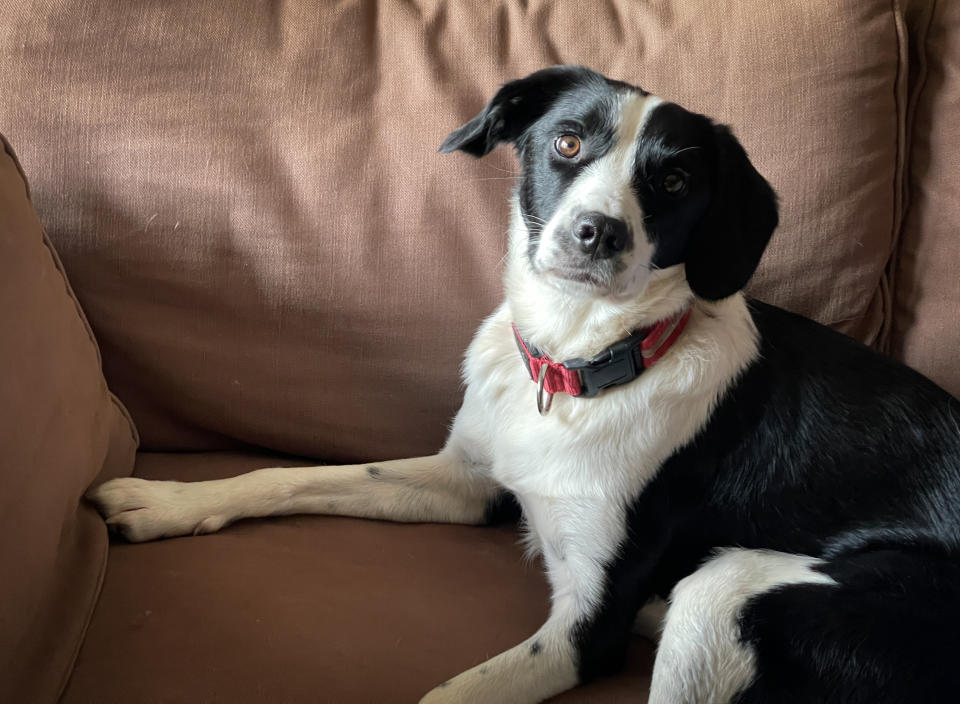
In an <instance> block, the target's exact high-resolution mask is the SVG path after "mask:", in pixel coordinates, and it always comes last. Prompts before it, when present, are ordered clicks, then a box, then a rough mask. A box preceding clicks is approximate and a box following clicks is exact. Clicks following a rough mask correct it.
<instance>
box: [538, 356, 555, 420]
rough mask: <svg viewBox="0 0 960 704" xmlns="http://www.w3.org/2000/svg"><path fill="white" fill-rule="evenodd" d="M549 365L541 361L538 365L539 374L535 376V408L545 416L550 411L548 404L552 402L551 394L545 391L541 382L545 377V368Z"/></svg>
mask: <svg viewBox="0 0 960 704" xmlns="http://www.w3.org/2000/svg"><path fill="white" fill-rule="evenodd" d="M548 368H549V365H548V364H546V363H543V364H541V365H540V375H539V376H538V377H537V410H538V411H539V412H540V415H542V416H545V415H547V413H549V412H550V405H551V404H552V403H553V394H551V393H550V392H548V391H545V390H544V388H543V382H544V381H545V380H546V378H547V369H548Z"/></svg>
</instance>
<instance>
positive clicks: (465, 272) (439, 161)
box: [0, 0, 902, 461]
mask: <svg viewBox="0 0 960 704" xmlns="http://www.w3.org/2000/svg"><path fill="white" fill-rule="evenodd" d="M3 5H4V7H3V8H2V9H3V16H4V26H3V28H2V29H0V67H2V68H0V94H2V95H4V100H3V101H0V123H4V124H6V125H8V127H9V129H10V131H11V133H12V134H14V135H15V136H16V137H17V138H18V140H19V142H20V143H22V144H23V145H25V146H24V147H23V149H24V150H25V158H26V159H27V161H28V163H29V164H30V165H31V166H32V167H33V168H34V170H35V171H36V172H37V173H38V174H40V176H39V177H38V180H37V193H38V202H39V204H40V206H41V210H42V212H43V215H44V217H45V219H46V223H47V224H48V227H49V230H50V232H51V233H52V236H53V237H54V238H55V240H56V242H57V244H58V246H59V247H60V248H61V252H62V254H63V256H64V260H65V262H66V264H67V266H68V269H69V270H70V272H71V277H72V279H73V280H74V282H75V284H76V286H77V290H78V292H79V295H80V298H81V301H82V302H83V304H84V305H85V307H86V308H87V310H88V312H89V313H90V316H91V320H92V322H93V325H94V329H95V330H96V331H97V334H98V336H99V337H100V339H101V341H102V343H103V351H104V361H105V368H106V372H107V376H108V378H109V379H110V381H111V384H112V385H113V386H114V387H115V388H116V390H117V392H118V393H119V394H120V396H121V398H123V399H124V400H125V401H126V402H127V403H128V405H129V407H130V408H131V411H132V413H133V415H134V417H135V419H136V420H137V422H138V425H139V426H140V428H141V431H142V433H143V438H144V446H145V447H149V448H154V449H164V448H168V449H189V448H194V449H201V448H210V447H229V446H231V444H234V445H235V444H236V443H238V442H244V443H252V444H256V445H260V446H264V447H269V448H273V449H279V450H283V451H287V452H291V453H295V454H304V455H311V456H318V457H324V458H327V459H330V460H341V461H343V460H350V459H357V458H361V457H362V458H370V457H378V458H385V457H395V456H402V455H417V454H424V453H427V452H429V451H432V450H435V449H436V448H437V447H438V445H439V444H440V443H441V442H442V440H443V436H444V433H445V428H446V423H447V421H448V420H449V417H450V415H451V414H452V413H453V412H454V410H455V409H456V407H457V405H458V400H459V393H460V391H459V380H458V374H457V370H458V365H459V362H460V359H461V355H462V352H463V349H464V348H465V346H466V344H467V342H468V341H469V339H470V336H471V334H472V332H473V330H474V329H475V327H476V325H477V324H478V322H479V321H480V319H481V318H482V317H483V316H484V315H486V314H487V313H488V312H490V311H491V310H492V309H493V307H494V305H495V303H496V301H497V299H498V297H499V292H500V283H499V278H500V274H501V271H502V267H501V266H500V265H499V262H500V260H501V257H502V255H503V252H504V249H505V239H506V238H505V231H506V212H507V211H506V200H507V194H508V192H509V189H510V186H511V184H512V182H513V174H514V173H515V170H516V166H515V165H514V163H513V161H512V159H511V157H510V154H509V152H508V151H507V150H501V151H499V152H498V153H497V154H496V155H494V156H493V157H491V158H488V159H485V160H481V161H473V160H471V159H470V158H468V157H466V156H464V155H454V156H441V155H438V154H437V153H436V149H437V146H438V145H439V144H440V142H441V140H442V139H443V137H444V136H445V135H446V134H447V132H449V131H450V130H451V129H453V128H454V127H456V126H458V125H459V124H461V123H462V122H464V121H465V120H467V119H468V118H470V117H471V116H472V115H473V114H474V113H475V112H476V111H478V110H479V109H480V107H481V106H482V105H483V103H484V102H485V101H486V99H487V98H488V97H489V96H490V95H491V94H492V92H493V91H494V90H495V89H496V88H497V86H498V85H499V84H500V83H502V82H503V81H506V80H508V79H511V78H515V77H518V76H521V75H524V74H526V73H527V72H530V71H532V70H535V69H538V68H541V67H543V66H545V65H548V64H553V63H560V62H575V63H583V64H587V65H589V66H591V67H593V68H595V69H598V70H600V71H602V72H605V73H607V74H609V75H611V76H614V77H617V78H621V79H625V80H628V81H631V82H635V83H639V84H641V85H643V86H644V87H646V88H648V89H650V90H652V91H654V92H656V93H659V94H661V95H664V96H666V97H669V98H674V99H677V100H679V101H681V102H683V103H684V104H686V105H687V106H689V107H691V108H693V109H696V110H700V111H704V112H706V113H708V114H710V115H713V116H715V117H717V118H719V119H720V120H723V121H726V122H729V123H731V124H733V125H734V127H735V130H736V132H737V133H738V134H739V135H740V137H741V139H742V141H743V142H744V143H745V145H746V147H747V149H748V150H749V152H750V154H751V155H752V157H753V158H754V160H755V161H756V163H757V164H758V166H759V168H760V170H761V171H762V172H763V173H764V174H766V175H767V176H768V177H769V178H770V180H771V181H772V182H773V184H774V186H775V187H776V188H777V190H778V191H779V192H780V195H781V197H782V202H783V218H782V223H783V225H782V227H781V229H780V231H779V232H778V234H776V235H775V237H774V241H773V244H772V247H771V249H770V252H769V255H768V256H767V258H766V259H765V261H764V263H763V265H762V268H761V271H760V272H759V274H758V275H757V277H756V278H755V282H754V285H753V287H752V291H753V293H755V294H757V295H758V296H760V297H762V298H766V299H768V300H770V301H772V302H775V303H778V304H781V305H784V306H786V307H787V308H790V309H793V310H797V311H799V312H802V313H805V314H809V315H812V316H814V317H816V318H818V319H819V320H821V321H824V322H826V323H830V324H832V325H835V326H836V327H838V328H839V329H840V330H842V331H844V332H848V333H851V334H853V335H854V336H856V337H858V338H860V339H861V340H865V341H868V342H869V341H873V340H874V339H875V338H876V337H877V336H878V334H879V333H880V332H881V328H882V326H883V324H884V321H885V320H886V317H887V316H888V314H889V301H888V300H887V299H886V297H885V296H886V288H885V281H884V267H885V265H886V263H887V260H888V258H889V255H890V248H891V242H892V233H893V232H894V230H895V227H896V226H897V224H898V213H897V205H896V201H895V199H894V198H892V197H891V196H892V194H894V193H895V192H896V183H895V181H896V174H897V158H898V148H899V147H900V146H901V145H900V142H899V139H900V128H901V125H902V120H901V118H902V115H901V112H902V106H901V104H900V103H899V102H898V100H897V97H898V95H899V93H898V91H899V90H900V86H901V85H902V82H899V83H898V79H899V78H900V76H901V73H900V68H901V66H902V63H901V61H900V58H901V56H900V50H901V43H900V40H901V38H902V37H901V36H900V34H899V31H898V28H899V25H898V24H897V22H896V17H895V14H894V10H893V9H892V8H893V7H895V5H896V4H895V3H890V2H889V0H867V1H865V2H843V3H824V4H822V6H819V7H818V9H817V11H816V12H811V11H810V8H809V2H808V0H783V1H782V2H777V3H768V4H766V5H764V9H763V12H758V11H757V9H756V7H755V6H754V5H753V4H751V3H744V2H741V1H740V0H719V1H718V2H714V3H708V4H704V3H701V2H692V1H689V0H674V1H672V2H663V3H619V2H614V1H613V0H610V1H609V2H604V3H591V4H590V5H589V10H588V9H586V8H587V6H585V5H584V4H583V3H580V2H576V1H574V0H567V1H565V2H553V3H534V4H530V3H527V2H524V1H521V0H511V1H510V2H504V3H477V2H472V1H468V0H454V1H452V2H445V3H432V2H426V3H413V4H411V3H409V2H406V1H401V0H388V1H386V2H378V3H369V2H346V3H327V2H309V1H306V0H294V1H292V2H286V3H282V4H273V3H267V4H252V5H247V6H245V7H244V10H243V12H237V9H236V6H235V4H234V3H228V2H223V1H222V0H205V1H203V2H192V3H161V2H142V3H140V2H138V3H123V4H122V5H117V4H103V3H62V2H52V1H51V0H29V1H26V2H25V1H23V0H17V1H16V2H13V1H12V0H5V1H4V2H3Z"/></svg>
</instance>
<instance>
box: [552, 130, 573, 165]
mask: <svg viewBox="0 0 960 704" xmlns="http://www.w3.org/2000/svg"><path fill="white" fill-rule="evenodd" d="M553 147H554V149H556V150H557V154H559V155H560V156H562V157H564V158H567V159H572V158H573V157H575V156H576V155H577V154H579V153H580V138H579V137H578V136H577V135H575V134H562V135H560V136H559V137H557V141H556V142H554V143H553Z"/></svg>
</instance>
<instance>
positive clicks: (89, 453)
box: [0, 137, 138, 702]
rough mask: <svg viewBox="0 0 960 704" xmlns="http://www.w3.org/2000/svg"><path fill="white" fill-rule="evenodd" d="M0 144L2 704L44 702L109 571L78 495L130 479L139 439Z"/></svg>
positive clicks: (102, 536) (95, 524)
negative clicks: (102, 483)
mask: <svg viewBox="0 0 960 704" xmlns="http://www.w3.org/2000/svg"><path fill="white" fill-rule="evenodd" d="M0 141H2V144H0V564H2V565H3V575H4V576H3V578H2V579H0V701H5V702H53V701H55V700H56V699H57V698H58V696H59V694H60V691H61V690H62V688H63V687H64V685H65V684H66V681H67V678H68V677H69V674H70V670H71V668H72V665H73V660H74V658H75V656H76V652H77V650H78V648H79V647H80V643H81V640H82V638H83V634H84V631H85V629H86V625H87V622H88V621H89V618H90V615H91V613H92V610H93V606H94V604H95V603H96V598H97V595H98V593H99V589H100V582H101V579H102V573H103V569H104V566H105V561H106V549H107V536H106V530H105V528H104V525H103V523H102V521H101V520H100V519H99V517H98V516H97V515H96V513H95V512H94V511H93V509H92V508H90V507H89V506H88V505H87V504H86V503H85V502H84V501H83V498H82V497H83V493H84V491H85V490H86V489H87V487H88V486H89V485H90V484H91V483H92V482H93V481H94V480H95V479H96V478H97V477H99V476H101V475H102V476H119V475H121V474H129V473H130V472H131V471H132V469H133V459H134V453H135V452H136V447H137V442H138V440H137V434H136V430H135V429H134V427H133V424H132V422H131V421H130V418H129V416H128V415H127V413H126V411H125V410H124V409H123V407H122V406H121V405H120V403H119V402H118V401H117V400H116V399H115V398H114V397H113V395H112V394H111V393H110V391H109V390H108V389H107V385H106V381H105V380H104V378H103V374H102V373H101V370H100V353H99V350H98V349H97V344H96V342H95V341H94V338H93V334H92V333H91V331H90V327H89V326H88V324H87V321H86V319H85V318H84V316H83V313H82V311H81V309H80V305H79V303H78V302H77V299H76V298H75V297H74V295H73V292H72V290H71V289H70V284H69V283H68V282H67V279H66V276H65V275H64V273H63V269H62V267H61V265H60V261H59V259H58V258H57V255H56V253H55V252H54V250H53V248H52V246H51V245H50V242H49V241H48V240H47V237H46V235H45V233H44V232H43V228H42V227H41V225H40V223H39V221H38V220H37V216H36V214H35V213H34V210H33V206H32V205H31V202H30V193H29V188H28V186H27V182H26V179H25V178H24V176H23V172H22V170H21V169H20V166H19V164H18V162H17V160H16V157H15V155H14V153H13V150H12V149H11V147H10V145H9V144H8V143H7V142H6V140H3V139H2V137H0Z"/></svg>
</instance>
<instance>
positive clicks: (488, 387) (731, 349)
mask: <svg viewBox="0 0 960 704" xmlns="http://www.w3.org/2000/svg"><path fill="white" fill-rule="evenodd" d="M510 323H511V314H510V309H509V307H508V306H507V305H506V304H504V305H502V306H501V307H500V308H499V309H497V311H496V312H495V313H494V314H493V315H492V316H491V317H490V318H488V319H487V320H486V321H485V322H484V324H483V325H482V326H481V328H480V330H479V331H478V333H477V335H476V337H475V339H474V341H473V343H472V344H471V346H470V348H469V350H468V352H467V358H466V362H465V365H464V373H465V377H466V381H467V384H468V386H469V388H470V390H471V391H472V392H473V393H475V394H476V398H477V400H478V401H479V402H480V403H479V404H478V405H481V406H483V407H484V408H485V413H483V414H482V416H483V421H482V422H485V423H487V424H488V427H487V428H484V431H485V432H484V433H483V435H484V436H485V437H487V438H489V439H490V441H491V447H490V448H489V451H490V459H491V460H492V472H493V475H494V477H495V478H496V479H497V480H498V481H499V482H500V483H502V484H503V485H504V486H505V487H507V488H509V489H510V490H511V491H513V492H515V493H516V494H518V495H519V496H521V498H522V497H523V496H524V495H527V494H531V495H537V496H544V497H553V498H557V499H560V498H567V499H587V498H597V499H599V498H601V497H614V496H615V497H619V498H620V500H629V499H631V498H633V497H636V496H637V495H638V494H639V492H640V490H641V489H642V488H643V486H644V485H645V484H646V483H647V482H648V481H649V480H650V479H651V478H652V477H653V476H654V474H655V473H656V471H657V469H658V468H659V466H660V465H661V464H662V463H663V461H664V460H665V459H667V457H669V456H670V455H671V454H672V453H673V452H674V451H675V450H676V449H677V448H678V447H680V446H682V445H684V444H686V443H687V442H688V441H689V440H690V439H692V438H693V436H694V435H695V433H696V432H697V431H698V430H699V429H700V428H701V427H703V425H704V424H705V423H706V421H707V419H708V418H709V416H710V414H711V412H712V411H713V408H714V407H715V405H716V403H717V401H718V399H719V398H720V396H721V395H722V393H723V392H724V390H725V389H726V388H727V387H728V386H729V384H730V383H731V381H732V380H733V379H735V378H736V376H737V375H738V374H739V373H740V372H741V371H742V370H743V369H744V368H745V367H746V366H747V364H749V362H750V361H751V360H752V359H753V358H754V357H755V356H756V353H757V340H756V329H755V328H754V326H753V321H752V319H751V318H750V315H749V312H748V311H747V309H746V304H745V302H744V300H743V298H742V297H741V296H739V295H737V296H733V297H731V298H728V299H726V300H724V301H720V302H717V303H709V304H708V303H704V302H698V303H697V304H696V306H695V308H694V310H693V313H692V315H691V318H690V322H689V324H688V326H687V329H686V330H685V331H684V333H683V335H682V336H681V337H680V338H679V340H678V341H677V342H676V344H675V345H674V346H673V347H672V348H671V349H670V351H669V353H668V354H667V355H666V356H665V357H664V358H663V359H662V360H661V361H660V362H659V363H658V364H657V365H656V366H654V367H653V368H651V369H649V370H648V371H646V372H645V373H644V374H643V375H642V376H641V377H640V378H639V379H637V380H635V381H633V382H631V383H629V384H626V385H624V386H620V387H615V388H613V389H610V390H608V391H606V392H604V393H602V394H600V395H599V396H597V397H595V398H592V399H578V398H572V397H570V396H566V395H565V394H557V395H556V396H555V397H554V399H553V407H552V409H551V411H550V413H549V414H547V415H546V416H541V415H539V413H538V412H537V407H536V398H535V394H536V384H534V383H533V382H532V381H531V380H530V378H529V376H528V373H527V370H526V368H525V367H524V365H523V363H522V361H521V359H520V357H519V354H518V352H517V348H516V344H515V342H514V338H513V333H512V331H511V328H510Z"/></svg>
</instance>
